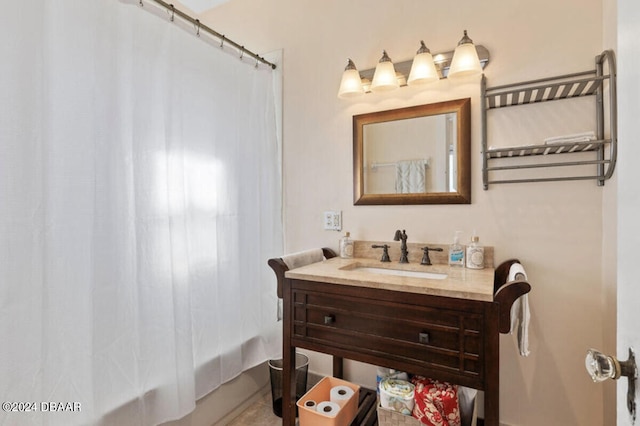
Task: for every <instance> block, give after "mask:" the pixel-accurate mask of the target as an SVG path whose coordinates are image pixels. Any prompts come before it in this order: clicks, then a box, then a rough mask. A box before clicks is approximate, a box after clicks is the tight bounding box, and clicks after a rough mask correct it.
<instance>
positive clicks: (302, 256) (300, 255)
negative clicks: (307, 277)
mask: <svg viewBox="0 0 640 426" xmlns="http://www.w3.org/2000/svg"><path fill="white" fill-rule="evenodd" d="M281 259H282V261H283V262H284V264H285V265H287V268H289V270H291V269H296V268H300V267H301V266H305V265H309V264H311V263H316V262H322V261H323V260H324V255H323V254H322V249H311V250H305V251H299V252H297V253H291V254H288V255H286V256H282V258H281Z"/></svg>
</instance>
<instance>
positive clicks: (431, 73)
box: [407, 40, 440, 86]
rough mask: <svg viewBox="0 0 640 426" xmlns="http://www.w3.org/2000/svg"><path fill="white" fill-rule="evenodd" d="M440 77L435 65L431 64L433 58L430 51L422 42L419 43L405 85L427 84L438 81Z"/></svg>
mask: <svg viewBox="0 0 640 426" xmlns="http://www.w3.org/2000/svg"><path fill="white" fill-rule="evenodd" d="M439 79H440V76H439V75H438V70H437V69H436V64H435V63H434V62H433V56H432V55H431V51H430V50H429V49H428V48H427V46H426V45H425V44H424V41H422V40H421V41H420V49H418V51H417V52H416V56H415V57H414V58H413V62H412V63H411V71H410V72H409V79H408V80H407V84H408V85H409V86H414V85H419V84H428V83H433V82H434V81H438V80H439Z"/></svg>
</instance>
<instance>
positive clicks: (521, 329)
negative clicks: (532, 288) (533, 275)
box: [507, 263, 531, 356]
mask: <svg viewBox="0 0 640 426" xmlns="http://www.w3.org/2000/svg"><path fill="white" fill-rule="evenodd" d="M526 279H527V273H526V272H525V271H524V267H523V266H522V265H521V264H520V263H514V264H513V265H511V267H510V268H509V276H508V278H507V281H515V280H526ZM530 320H531V313H530V312H529V295H528V294H525V295H522V296H520V297H519V298H518V299H517V300H516V301H515V302H514V303H513V305H512V306H511V331H510V333H511V334H513V333H514V331H516V330H517V332H518V350H519V351H520V355H522V356H528V355H529V353H530V352H529V321H530Z"/></svg>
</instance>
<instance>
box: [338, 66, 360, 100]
mask: <svg viewBox="0 0 640 426" xmlns="http://www.w3.org/2000/svg"><path fill="white" fill-rule="evenodd" d="M363 93H364V89H363V88H362V79H361V78H360V73H359V72H358V70H357V69H356V66H355V64H354V63H353V61H352V60H351V59H349V63H348V64H347V66H346V68H345V69H344V73H342V80H341V81H340V89H338V97H339V98H352V97H354V96H360V95H362V94H363Z"/></svg>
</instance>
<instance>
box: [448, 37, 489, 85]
mask: <svg viewBox="0 0 640 426" xmlns="http://www.w3.org/2000/svg"><path fill="white" fill-rule="evenodd" d="M481 72H482V66H481V65H480V59H479V58H478V52H477V51H476V47H475V46H474V44H473V40H471V39H470V38H469V36H468V35H467V30H464V35H463V36H462V38H461V39H460V41H459V42H458V47H456V50H455V52H454V53H453V59H452V60H451V68H449V77H453V78H456V77H466V76H471V75H476V74H480V73H481Z"/></svg>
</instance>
